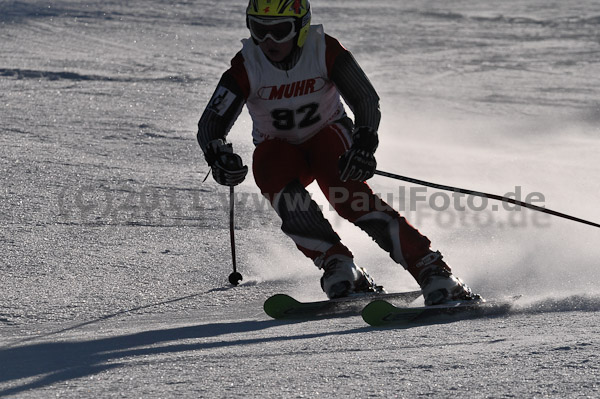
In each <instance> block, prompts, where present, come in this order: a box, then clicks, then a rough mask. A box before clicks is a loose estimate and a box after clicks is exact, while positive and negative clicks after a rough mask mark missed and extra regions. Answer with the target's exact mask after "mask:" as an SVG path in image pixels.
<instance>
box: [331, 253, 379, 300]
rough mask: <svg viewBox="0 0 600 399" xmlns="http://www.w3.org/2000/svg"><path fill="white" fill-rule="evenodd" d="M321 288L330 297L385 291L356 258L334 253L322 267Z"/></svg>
mask: <svg viewBox="0 0 600 399" xmlns="http://www.w3.org/2000/svg"><path fill="white" fill-rule="evenodd" d="M322 269H323V270H324V273H323V277H321V288H322V289H323V291H324V292H325V294H326V295H327V297H328V298H329V299H333V298H342V297H346V296H349V295H352V294H356V293H368V292H372V293H381V292H385V290H384V289H383V287H382V286H380V285H376V284H375V283H374V282H373V279H372V278H371V277H370V276H369V275H368V274H367V272H366V271H365V269H364V268H362V267H360V268H359V267H357V266H356V265H355V264H354V260H353V259H352V258H350V257H347V256H344V255H332V256H330V257H329V258H328V259H327V260H326V261H325V262H324V266H323V267H322Z"/></svg>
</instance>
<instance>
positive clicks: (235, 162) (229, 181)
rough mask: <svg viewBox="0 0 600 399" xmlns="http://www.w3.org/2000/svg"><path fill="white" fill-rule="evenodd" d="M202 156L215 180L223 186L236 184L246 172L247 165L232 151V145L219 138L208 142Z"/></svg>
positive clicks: (244, 176)
mask: <svg viewBox="0 0 600 399" xmlns="http://www.w3.org/2000/svg"><path fill="white" fill-rule="evenodd" d="M204 158H205V159H206V162H207V163H208V166H210V167H211V169H212V175H213V177H214V179H215V181H216V182H217V183H219V184H222V185H224V186H237V185H238V184H240V183H241V182H243V181H244V179H245V178H246V174H248V167H247V166H245V165H244V164H243V162H242V158H241V157H240V156H239V155H238V154H236V153H234V152H233V147H232V145H231V144H230V143H228V144H226V143H224V142H223V140H221V139H217V140H213V141H211V142H209V143H208V149H207V150H206V152H205V153H204Z"/></svg>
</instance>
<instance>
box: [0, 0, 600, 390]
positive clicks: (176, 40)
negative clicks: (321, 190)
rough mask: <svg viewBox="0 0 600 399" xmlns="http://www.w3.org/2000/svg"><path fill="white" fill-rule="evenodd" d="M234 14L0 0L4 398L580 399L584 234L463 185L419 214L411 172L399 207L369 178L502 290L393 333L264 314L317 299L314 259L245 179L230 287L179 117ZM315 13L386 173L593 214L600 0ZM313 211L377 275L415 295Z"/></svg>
mask: <svg viewBox="0 0 600 399" xmlns="http://www.w3.org/2000/svg"><path fill="white" fill-rule="evenodd" d="M244 9H245V2H244V1H241V0H236V1H234V0H225V1H220V2H208V1H203V0H198V1H185V0H180V1H172V2H161V1H157V0H150V1H143V2H142V1H139V0H131V1H127V2H120V1H110V0H109V1H97V0H96V1H94V0H90V1H85V2H81V1H52V2H42V1H33V0H25V1H2V2H0V53H1V54H2V56H1V58H0V120H1V123H0V132H1V134H0V153H1V157H0V168H1V170H2V173H1V175H0V176H1V177H0V179H1V180H0V187H1V191H0V193H1V194H0V197H1V203H2V206H1V207H0V223H1V230H0V242H1V246H0V251H1V252H0V259H1V261H0V265H1V266H0V270H1V274H0V284H1V285H0V286H1V288H0V331H1V335H0V396H10V397H19V398H47V397H51V396H52V397H73V398H97V397H140V398H141V397H180V396H182V397H211V398H213V397H242V396H243V397H260V398H264V397H273V398H275V397H290V398H297V397H298V398H300V397H309V398H313V397H361V398H363V397H386V398H387V397H407V398H409V397H410V398H413V397H436V398H437V397H457V396H461V397H474V398H479V397H482V398H483V397H489V398H505V397H518V398H523V397H537V398H541V397H557V398H567V397H570V398H571V397H572V398H580V397H590V398H592V397H598V396H599V391H600V379H599V377H598V376H599V375H600V371H599V368H600V363H599V361H600V356H599V351H600V343H599V339H598V338H599V333H600V330H599V324H600V317H599V310H600V288H599V283H600V277H599V274H598V266H599V263H600V262H599V260H598V259H600V245H598V244H599V243H600V231H599V230H598V229H597V228H594V227H591V226H585V225H582V224H578V223H575V222H572V221H567V220H563V219H558V218H555V217H551V216H547V215H542V214H538V213H536V212H532V211H528V210H523V211H507V210H504V209H503V208H502V207H501V206H500V207H499V208H496V209H495V210H494V208H493V204H492V203H489V204H487V207H485V209H483V210H480V211H476V210H474V209H473V208H474V207H475V206H477V205H478V204H480V202H478V200H475V201H473V202H472V203H471V205H472V206H471V207H468V208H467V209H465V210H458V209H455V207H454V206H451V207H450V208H449V209H447V210H445V211H442V212H436V211H435V209H439V208H440V204H442V205H443V201H444V197H443V196H441V195H440V194H436V191H434V190H431V189H429V190H427V191H426V193H423V192H417V196H425V194H426V198H427V200H420V201H418V202H417V203H416V210H410V198H405V199H403V198H402V197H401V194H402V188H403V187H404V190H405V193H409V190H410V189H411V188H413V189H418V187H416V186H411V185H404V184H401V183H400V182H397V181H394V180H390V179H386V178H383V177H375V178H373V179H372V180H371V184H372V186H373V188H374V189H375V191H377V192H379V193H382V195H383V196H384V197H385V198H389V199H390V200H391V202H393V204H394V205H395V206H396V207H397V208H402V207H404V208H406V209H408V210H407V211H405V212H404V213H405V214H406V216H407V217H408V218H409V219H410V220H411V221H412V222H413V223H414V224H415V225H417V226H418V227H419V228H420V229H421V231H423V232H424V233H425V234H427V235H428V236H429V237H430V238H431V239H432V241H433V242H434V247H435V248H436V249H440V250H441V251H442V252H443V253H444V254H445V255H446V259H447V260H448V261H449V263H450V264H451V265H452V267H453V268H454V270H455V272H456V274H457V275H458V276H460V277H461V278H463V279H464V280H465V281H467V282H468V284H469V285H471V286H472V287H473V288H474V289H475V290H476V291H478V292H480V293H482V294H483V295H484V296H485V297H488V298H501V297H506V296H509V295H514V294H523V295H524V297H523V298H522V299H521V300H520V301H519V305H518V306H517V307H516V309H515V310H514V311H511V312H510V313H508V314H505V315H502V316H499V317H493V318H488V319H479V320H458V321H455V322H451V323H438V324H429V325H421V326H415V327H411V328H395V329H374V328H370V327H368V326H366V325H365V324H364V322H363V321H362V320H361V319H360V318H359V317H350V318H342V319H330V320H319V321H307V322H301V323H282V322H277V321H273V320H270V319H269V318H268V317H267V316H266V315H265V314H264V313H263V311H262V302H263V301H264V299H265V298H267V297H268V296H270V295H271V294H274V293H277V292H287V293H290V294H293V295H296V296H297V297H298V298H300V299H305V300H311V299H323V294H322V293H321V292H320V288H319V283H318V279H319V273H318V270H317V269H316V268H315V267H314V266H313V265H312V264H311V262H310V261H309V260H307V259H306V258H304V257H302V256H300V255H299V253H298V252H297V250H296V249H295V248H294V246H293V244H292V243H291V242H290V241H289V239H287V238H286V237H285V236H283V234H282V233H281V232H280V231H279V223H280V222H279V221H278V220H277V217H276V216H275V215H274V213H273V212H272V211H271V210H270V209H269V208H268V206H266V205H265V203H264V202H261V198H260V197H259V196H258V195H257V194H258V190H257V189H256V187H255V185H254V182H253V181H252V178H251V177H249V178H248V179H247V181H246V182H244V183H243V184H242V185H241V186H239V187H238V188H237V194H238V196H237V201H236V212H237V223H238V226H237V229H236V238H237V252H238V263H239V269H240V271H241V272H242V274H243V275H244V278H245V279H244V283H243V284H242V285H240V286H238V287H236V288H231V287H230V286H229V285H228V283H227V276H228V274H229V273H230V270H231V254H230V248H229V231H228V213H227V212H228V208H227V207H228V190H227V189H226V188H224V187H221V186H218V185H216V184H215V183H214V182H213V181H212V179H210V178H209V179H208V180H207V181H206V182H205V183H202V179H203V178H204V176H205V175H206V172H207V168H206V166H205V164H204V162H203V158H202V156H201V153H200V150H199V148H198V145H197V143H196V140H195V130H196V127H195V125H196V123H197V120H198V118H199V116H200V113H201V111H202V109H203V108H204V106H205V105H206V103H207V101H208V98H209V97H210V95H211V94H212V91H213V90H214V87H215V85H216V83H217V81H218V79H219V76H220V74H221V73H222V72H223V71H224V70H225V69H226V68H227V65H228V62H229V60H230V58H231V57H232V56H233V55H234V54H235V53H236V52H237V51H238V50H239V48H240V43H239V40H240V39H241V38H243V37H246V36H247V34H248V33H247V31H246V28H245V26H244ZM313 23H324V24H325V27H326V30H327V31H328V32H329V33H330V34H332V35H334V36H336V37H337V38H339V39H340V40H341V41H342V43H343V44H344V45H345V46H346V47H347V48H349V49H350V50H351V51H352V52H353V53H354V55H355V57H356V58H357V60H358V61H359V63H361V65H362V66H363V67H364V69H365V70H366V72H367V73H368V75H369V76H370V78H371V80H372V82H373V84H374V86H375V87H376V89H377V90H378V91H379V93H380V96H381V106H382V111H383V119H382V126H381V129H380V137H381V143H382V144H381V148H380V149H379V150H378V153H377V155H378V161H379V167H380V168H381V169H382V170H386V171H390V172H393V173H398V174H401V175H407V176H411V177H414V178H418V179H423V180H429V181H434V182H437V183H441V184H447V185H456V186H459V187H463V188H469V189H474V190H480V191H487V192H492V193H496V194H505V193H510V192H515V190H516V187H518V189H520V190H521V192H522V194H523V199H524V198H525V196H526V195H529V194H532V193H537V194H536V195H537V196H536V197H534V199H540V195H542V196H543V199H544V202H543V205H545V206H547V207H548V208H550V209H554V210H557V211H560V212H564V213H568V214H572V215H574V216H578V217H581V218H584V219H588V220H591V221H594V222H596V223H598V222H600V209H599V207H598V198H599V196H600V185H599V184H598V181H599V179H598V177H599V174H600V161H599V158H598V154H599V153H600V134H599V133H600V129H599V127H598V126H599V123H600V103H599V101H598V92H599V90H600V35H599V33H598V32H600V4H599V3H598V2H597V1H595V0H582V1H578V2H567V1H562V2H561V1H548V0H527V1H516V0H507V1H502V2H498V1H489V0H485V1H475V0H456V1H452V2H447V1H441V0H429V1H423V0H421V1H415V0H408V1H377V0H373V1H368V2H364V1H361V2H358V1H355V0H344V1H341V0H338V1H318V0H314V1H313ZM249 130H250V120H249V117H248V115H247V113H245V112H244V113H243V114H242V115H241V117H240V119H239V121H238V122H237V124H236V125H235V126H234V128H233V130H232V132H231V135H230V138H231V140H232V141H233V142H234V143H235V144H234V147H235V148H236V149H237V150H238V151H239V152H240V153H241V154H242V157H243V158H244V160H245V161H246V162H250V159H251V153H252V143H251V139H250V134H249ZM311 189H313V187H311ZM447 195H449V194H447ZM406 197H408V194H407V195H406ZM315 198H316V199H317V200H319V201H321V204H324V202H323V201H322V199H323V197H322V196H320V195H319V194H318V193H317V192H316V191H315ZM432 198H434V199H436V200H437V201H439V202H433V203H432V202H431V199H432ZM466 203H467V199H466V198H463V199H462V202H461V204H459V206H464V205H465V204H466ZM457 208H458V207H457ZM325 210H326V212H327V214H328V217H330V218H331V220H332V223H333V225H334V226H335V227H336V229H337V230H338V231H339V232H340V235H342V237H343V239H344V242H346V243H347V244H348V245H349V246H350V247H351V249H352V250H353V251H354V252H355V255H356V259H357V262H358V263H360V264H361V265H362V266H365V267H367V269H368V270H369V271H370V273H371V275H372V276H374V278H375V279H376V280H377V281H378V282H380V283H383V284H385V285H386V286H387V288H388V290H390V291H397V290H405V289H414V288H416V284H415V283H414V281H412V280H411V278H410V277H409V275H408V273H406V272H405V271H403V270H402V269H400V268H399V267H397V266H396V265H394V264H393V263H392V262H391V260H390V259H389V258H388V256H387V255H386V254H385V253H383V251H381V250H380V249H379V248H378V247H377V246H376V245H375V244H374V243H372V242H371V241H370V240H369V239H368V237H367V236H366V235H364V234H363V233H362V232H360V231H358V230H357V229H355V228H354V226H350V225H348V224H347V223H346V222H344V221H342V220H340V219H339V218H337V217H335V216H334V215H332V214H331V212H330V211H329V209H328V208H327V207H326V206H325ZM417 304H418V303H417Z"/></svg>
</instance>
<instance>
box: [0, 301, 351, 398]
mask: <svg viewBox="0 0 600 399" xmlns="http://www.w3.org/2000/svg"><path fill="white" fill-rule="evenodd" d="M122 313H123V312H119V314H122ZM113 316H114V315H108V316H105V317H103V318H100V319H96V320H94V321H90V322H86V323H82V324H80V325H78V326H74V327H70V328H67V329H63V330H60V331H56V332H54V333H50V334H46V335H45V336H42V337H37V338H36V339H40V338H42V339H46V342H32V340H31V339H30V340H27V341H21V342H20V343H18V344H16V345H14V344H13V345H11V346H9V347H5V348H2V349H0V386H2V385H4V386H7V385H12V387H9V388H4V389H0V397H2V396H10V395H18V394H19V393H21V392H25V391H28V390H31V389H36V388H42V387H46V386H49V385H52V384H55V383H60V382H64V381H69V380H72V379H76V378H82V377H86V376H90V375H94V374H97V373H100V372H102V371H105V370H109V369H113V368H118V367H122V366H123V365H124V364H125V363H127V362H129V361H131V359H132V358H136V357H139V356H148V355H160V354H169V353H182V352H187V351H198V350H206V349H211V348H219V347H232V346H243V345H250V344H256V343H268V342H277V341H289V340H295V339H307V338H308V339H310V338H316V337H323V336H326V335H340V334H351V333H353V332H357V331H362V330H363V329H357V330H349V331H331V332H323V333H318V334H316V333H315V334H300V335H296V336H289V335H286V334H285V333H281V334H279V333H278V334H273V335H269V336H263V337H257V338H247V339H239V336H237V337H233V338H231V339H226V338H224V339H222V340H209V342H206V340H205V341H204V342H191V343H185V344H183V343H182V344H177V341H181V342H184V341H185V340H193V339H202V338H207V339H210V338H215V337H219V336H222V335H227V334H235V333H250V332H253V331H260V330H265V329H268V328H271V327H277V326H281V322H279V321H276V320H248V321H240V322H224V323H209V324H200V325H194V326H184V327H175V328H166V329H158V330H150V331H143V332H138V333H133V334H127V335H119V336H113V337H107V338H100V339H91V340H83V341H62V342H60V341H54V342H48V341H47V339H48V337H49V336H51V335H56V334H58V333H60V332H64V331H68V330H72V329H75V328H77V327H80V326H83V325H88V324H92V323H96V322H98V321H101V320H104V319H106V318H109V317H113ZM126 359H129V360H126ZM34 378H35V380H33V381H31V379H34ZM22 379H26V381H27V382H24V383H23V382H19V380H22Z"/></svg>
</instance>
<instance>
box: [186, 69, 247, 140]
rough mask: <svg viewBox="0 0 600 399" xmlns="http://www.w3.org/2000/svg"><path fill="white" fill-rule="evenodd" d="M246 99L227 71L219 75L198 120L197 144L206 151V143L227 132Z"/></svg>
mask: <svg viewBox="0 0 600 399" xmlns="http://www.w3.org/2000/svg"><path fill="white" fill-rule="evenodd" d="M245 102H246V100H245V97H244V94H243V91H242V89H241V88H240V87H239V85H238V83H237V82H236V80H235V79H234V78H233V76H231V74H230V73H229V71H227V72H225V73H224V74H223V76H221V80H220V81H219V84H218V85H217V89H216V90H215V92H214V94H213V96H212V98H211V99H210V101H209V103H208V105H207V106H206V109H205V110H204V112H203V113H202V116H201V117H200V121H198V135H197V136H196V137H197V139H198V144H200V147H201V148H202V151H203V152H206V149H207V147H208V143H209V142H210V141H212V140H216V139H222V140H223V141H225V137H226V136H227V134H228V133H229V130H230V129H231V126H233V123H234V122H235V121H236V119H237V118H238V116H239V115H240V112H241V111H242V108H243V106H244V104H245Z"/></svg>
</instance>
